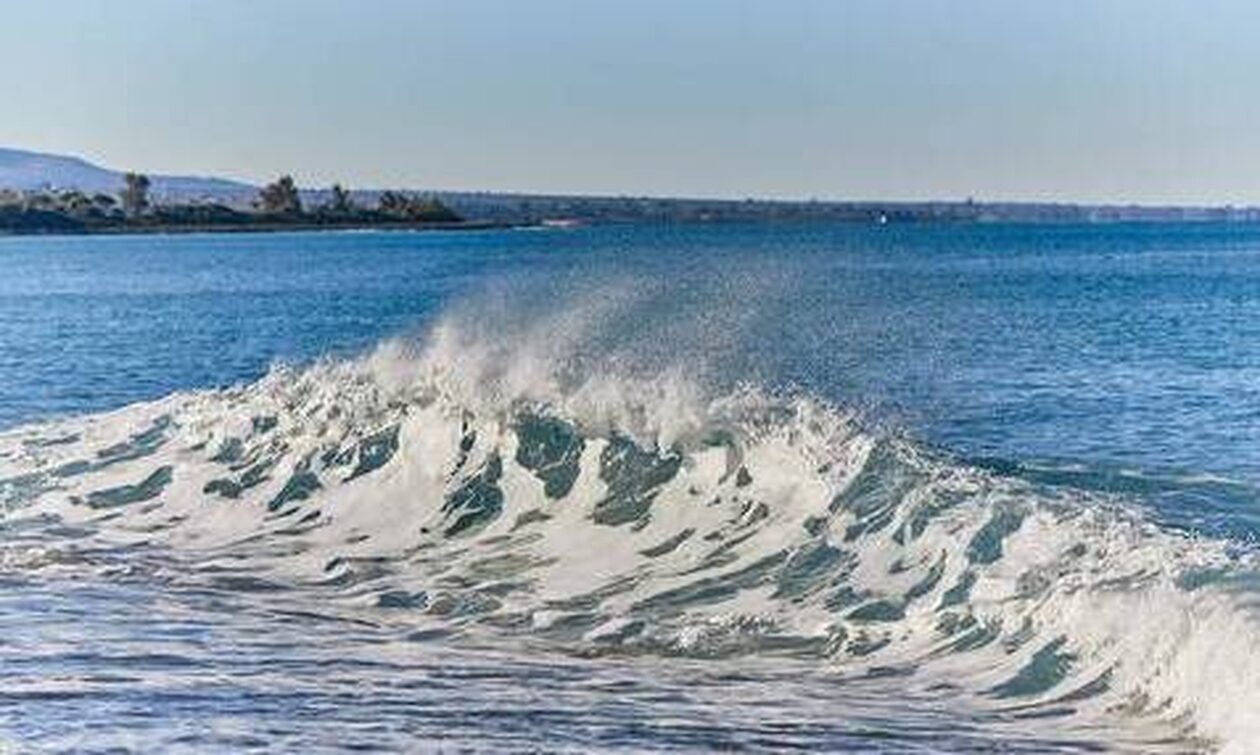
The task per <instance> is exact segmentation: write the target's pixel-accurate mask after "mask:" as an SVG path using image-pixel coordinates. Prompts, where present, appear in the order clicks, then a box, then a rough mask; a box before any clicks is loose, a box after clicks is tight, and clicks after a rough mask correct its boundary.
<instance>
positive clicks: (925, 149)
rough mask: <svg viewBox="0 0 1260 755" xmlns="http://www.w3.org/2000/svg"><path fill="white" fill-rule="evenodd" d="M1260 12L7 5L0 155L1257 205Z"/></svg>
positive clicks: (793, 5) (536, 1)
mask: <svg viewBox="0 0 1260 755" xmlns="http://www.w3.org/2000/svg"><path fill="white" fill-rule="evenodd" d="M1258 31H1260V3H1257V2H1254V0H1183V1H1180V2H1174V1H1173V0H1124V1H1121V0H1049V1H1044V2H1043V1H1041V0H914V1H912V0H764V1H763V2H741V1H740V0H672V1H666V0H635V1H634V2H612V1H611V0H448V1H446V2H436V1H428V0H397V1H390V0H354V1H351V0H345V1H343V2H331V1H326V0H201V1H199V2H190V1H186V0H127V1H126V2H106V1H105V0H60V1H59V2H56V3H44V2H38V3H36V2H29V1H28V0H0V91H2V92H3V93H4V94H3V99H2V100H0V102H2V103H3V105H2V106H0V107H2V108H3V112H2V113H0V144H3V145H6V146H19V147H27V148H34V149H42V150H49V151H56V152H70V153H76V154H81V155H84V156H86V157H89V158H91V159H94V160H98V161H101V162H105V163H107V164H110V165H112V166H116V167H120V168H135V169H140V170H146V171H153V172H157V171H162V172H194V173H217V174H226V175H234V176H239V177H243V178H249V179H263V178H268V177H271V176H274V175H275V174H277V173H280V172H292V173H294V174H295V175H296V176H297V177H298V179H299V181H300V182H302V183H306V184H325V183H329V182H331V181H334V180H336V181H342V182H345V183H348V184H351V185H359V186H369V185H371V186H414V187H432V188H450V189H497V190H522V191H564V192H588V193H613V194H621V193H626V194H665V195H668V194H686V195H708V196H729V197H742V196H782V197H819V198H863V199H865V198H870V199H875V198H883V199H915V198H961V197H967V196H975V197H977V198H981V199H1057V200H1102V201H1142V202H1162V201H1177V202H1213V203H1215V202H1222V203H1224V202H1233V203H1258V202H1260V42H1257V37H1256V35H1257V33H1258Z"/></svg>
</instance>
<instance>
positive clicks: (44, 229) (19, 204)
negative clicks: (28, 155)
mask: <svg viewBox="0 0 1260 755" xmlns="http://www.w3.org/2000/svg"><path fill="white" fill-rule="evenodd" d="M150 185H151V182H150V181H149V178H148V177H147V176H144V175H142V174H139V173H127V174H126V175H125V176H124V179H123V185H122V186H121V187H120V188H119V191H118V193H117V194H107V193H92V194H89V193H85V192H81V191H78V190H75V189H64V190H45V191H35V192H30V191H13V190H0V233H110V232H115V233H121V232H128V231H140V232H144V231H181V230H285V229H307V228H325V227H327V228H376V227H419V226H427V225H453V224H459V223H462V222H463V218H462V217H460V216H459V215H458V214H456V213H455V212H454V211H452V210H451V209H450V208H449V207H447V206H446V205H445V204H443V203H442V202H441V201H440V200H438V199H437V198H435V197H430V196H423V195H417V194H412V193H409V192H399V191H386V192H382V193H381V194H380V195H379V197H378V201H377V204H376V206H375V207H366V206H360V205H359V204H357V203H356V202H355V201H354V200H353V198H352V196H351V193H350V191H348V190H346V189H344V188H343V187H341V186H340V185H334V186H333V187H332V188H331V189H330V190H329V191H328V194H327V196H328V199H327V201H325V202H323V203H321V204H319V205H316V206H312V207H309V208H308V207H304V206H303V203H302V198H301V193H300V192H299V190H298V187H297V185H296V184H295V183H294V181H293V178H292V176H281V177H280V178H279V179H277V180H276V181H274V182H272V183H270V184H267V185H266V186H264V187H262V189H260V190H259V191H258V197H257V198H256V199H255V200H254V203H253V206H252V207H251V208H250V209H248V210H246V209H239V208H235V207H229V206H227V205H225V204H220V203H218V202H213V201H205V202H183V203H171V204H166V203H159V202H154V201H152V200H151V198H150V194H149V189H150Z"/></svg>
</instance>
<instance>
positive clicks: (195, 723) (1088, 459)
mask: <svg viewBox="0 0 1260 755" xmlns="http://www.w3.org/2000/svg"><path fill="white" fill-rule="evenodd" d="M1258 534H1260V226H1253V225H1246V224H1211V223H1202V224H1186V225H1178V224H1149V225H1142V224H1134V225H1129V224H1099V225H1003V224H930V223H923V224H897V223H891V224H887V225H878V226H877V225H861V224H829V223H773V222H766V223H760V224H748V225H743V224H702V223H696V224H673V225H670V224H626V225H617V224H609V225H592V226H586V227H575V228H548V229H500V230H484V231H424V232H329V233H274V234H187V235H142V236H108V237H105V236H82V237H51V236H50V237H10V238H0V751H3V752H131V751H134V752H301V753H321V752H328V753H333V752H346V751H391V752H429V751H478V752H481V751H509V752H522V751H529V752H533V751H545V752H590V751H601V752H605V751H624V752H664V751H686V752H696V751H701V752H703V751H715V750H716V751H751V752H786V751H794V750H800V751H811V752H816V751H848V752H905V753H952V752H1001V753H1007V752H1037V753H1041V752H1133V753H1159V752H1170V753H1172V752H1176V753H1183V752H1228V753H1248V752H1256V751H1260V553H1257V547H1256V538H1257V535H1258Z"/></svg>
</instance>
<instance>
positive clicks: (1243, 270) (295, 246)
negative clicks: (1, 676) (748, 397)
mask: <svg viewBox="0 0 1260 755" xmlns="http://www.w3.org/2000/svg"><path fill="white" fill-rule="evenodd" d="M610 281H611V282H616V283H618V284H625V285H630V286H633V287H635V288H636V289H638V290H641V291H647V292H648V296H647V297H646V300H645V302H644V303H642V304H640V305H638V306H639V307H640V309H639V310H637V311H636V312H635V315H634V317H630V318H625V321H624V322H621V323H619V324H618V327H619V328H620V329H623V330H626V331H629V333H620V334H617V336H616V337H620V338H633V337H636V336H643V338H642V340H644V341H650V342H651V347H650V350H652V351H654V352H659V353H658V354H656V358H658V359H665V360H669V359H678V360H681V361H688V360H694V359H706V360H709V361H712V362H718V363H719V365H718V367H717V368H716V369H715V370H714V371H717V372H722V371H724V372H725V374H724V377H726V378H729V379H731V380H739V379H744V378H755V379H757V380H759V381H763V382H769V383H773V384H775V385H795V386H801V387H804V388H806V389H809V390H811V391H814V392H817V393H820V394H822V395H824V396H826V397H827V398H829V399H832V400H834V401H837V402H839V403H841V404H845V405H860V406H863V407H866V408H871V407H874V411H872V416H873V417H875V418H877V419H878V420H879V421H881V422H888V423H891V424H893V425H894V426H896V427H898V428H900V429H901V430H904V431H906V432H909V433H911V434H913V435H915V436H916V437H920V438H923V439H925V440H927V441H929V442H932V443H936V444H941V445H943V446H945V447H947V448H949V449H951V450H954V451H957V452H958V453H961V454H965V455H972V456H983V457H989V456H995V457H1000V458H1002V459H1005V460H1028V459H1056V460H1070V461H1074V462H1085V463H1089V464H1112V465H1131V466H1134V467H1137V468H1140V469H1143V470H1146V471H1153V472H1161V473H1165V472H1180V473H1213V474H1217V475H1222V476H1225V477H1228V478H1232V479H1236V480H1239V481H1244V482H1249V483H1255V482H1260V229H1257V228H1253V227H1250V226H1243V225H1220V226H1217V225H1180V226H1174V225H1152V226H1127V225H1100V226H965V225H959V226H931V225H924V226H893V227H882V228H873V227H867V226H855V225H837V226H824V225H766V226H747V227H745V226H680V227H638V226H614V227H595V228H586V229H580V230H576V231H563V232H532V231H505V232H487V233H401V234H400V233H355V234H346V233H334V234H277V235H196V236H151V237H84V238H65V237H59V238H8V239H0V426H13V425H15V424H18V423H21V422H25V421H29V420H33V419H36V418H42V417H48V416H56V415H67V414H77V413H83V412H90V411H99V410H103V409H111V408H116V407H120V406H123V405H125V404H128V403H130V402H133V401H136V400H141V399H149V398H155V397H158V396H161V395H164V394H166V393H169V392H172V391H176V390H180V389H186V388H193V387H208V386H218V385H225V384H231V383H235V382H239V381H248V380H252V379H254V378H257V377H258V376H260V375H261V374H263V373H264V372H265V371H266V369H267V368H268V366H269V365H271V364H272V363H273V362H275V361H277V360H280V361H289V362H297V363H302V362H305V361H309V360H311V359H313V358H316V357H319V356H321V355H325V354H340V355H347V354H353V353H356V352H359V351H362V350H365V349H367V348H369V347H371V346H372V345H374V344H375V343H377V342H378V341H380V340H381V339H384V338H387V337H391V336H398V335H408V334H416V333H419V332H422V331H423V329H424V328H425V327H426V326H427V325H428V324H430V323H432V322H433V320H434V319H435V318H436V317H437V316H438V315H439V314H440V313H441V312H443V311H444V308H445V307H447V306H450V305H451V303H452V302H455V301H461V300H463V301H471V302H473V305H472V306H481V305H483V304H489V303H492V302H494V301H497V300H500V299H502V298H503V297H504V296H512V297H515V298H517V299H521V300H523V301H522V303H521V304H519V305H517V304H513V305H512V306H520V307H521V308H522V311H524V309H525V308H526V307H528V306H529V303H528V302H527V301H524V300H528V299H529V298H530V297H533V298H549V297H565V296H578V295H582V294H583V293H585V292H592V291H593V292H596V293H594V294H592V295H596V296H598V290H599V287H600V286H601V285H602V284H605V283H608V282H610ZM678 321H684V322H695V321H703V322H705V323H707V324H708V327H707V328H705V329H704V330H703V331H696V330H695V329H692V330H689V331H686V332H676V331H677V330H678Z"/></svg>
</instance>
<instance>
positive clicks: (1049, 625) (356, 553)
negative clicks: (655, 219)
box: [0, 314, 1260, 751]
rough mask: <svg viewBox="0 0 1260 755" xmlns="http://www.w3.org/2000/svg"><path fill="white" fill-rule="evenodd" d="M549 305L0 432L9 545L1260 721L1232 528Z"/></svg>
mask: <svg viewBox="0 0 1260 755" xmlns="http://www.w3.org/2000/svg"><path fill="white" fill-rule="evenodd" d="M567 317H569V319H568V320H565V321H566V322H577V321H584V319H585V318H582V317H574V316H573V315H571V314H570V315H568V316H567ZM562 319H563V318H562ZM556 323H557V321H556V320H552V321H549V322H547V323H545V325H546V327H544V328H542V329H540V330H536V331H531V332H532V333H533V334H534V335H533V336H528V334H526V336H522V334H521V333H519V332H518V333H509V334H506V335H503V334H499V335H495V334H494V333H493V332H491V331H489V330H487V329H486V328H485V327H481V326H480V325H479V324H478V323H470V322H469V321H468V320H467V319H461V318H459V317H448V318H447V319H445V320H443V321H442V322H441V323H439V324H438V325H437V326H436V327H434V328H433V329H432V330H431V331H430V332H429V333H428V334H426V335H425V336H424V337H423V338H421V339H418V340H413V341H399V340H396V341H391V342H388V343H385V344H383V345H381V346H380V347H378V348H377V349H375V350H374V351H373V352H372V353H370V354H367V355H364V356H362V357H358V358H350V359H325V360H323V361H320V362H318V363H315V364H313V365H308V366H305V367H286V366H277V367H275V368H273V369H272V370H271V371H270V372H269V373H268V374H267V375H266V376H265V377H264V378H262V379H261V380H259V381H257V382H254V383H249V384H242V385H237V386H232V387H228V388H224V389H218V390H203V391H190V392H182V393H176V394H174V395H171V396H168V397H166V398H164V399H160V400H157V401H153V402H146V403H142V404H136V405H132V406H129V407H126V408H123V409H121V410H118V411H115V412H111V413H106V414H100V415H92V416H87V417H78V418H67V419H64V420H60V421H55V422H50V423H45V424H40V425H32V426H27V427H23V428H19V429H17V430H13V431H10V432H7V433H5V434H3V435H2V436H0V504H2V505H3V509H4V512H5V513H4V518H3V520H2V521H3V524H2V526H3V527H4V530H5V532H6V537H5V540H4V544H3V546H2V547H3V556H2V560H0V563H2V564H3V567H4V570H5V571H6V572H9V573H11V574H17V573H62V572H74V573H80V572H85V573H92V574H96V575H97V576H104V577H106V578H115V577H117V576H119V575H134V574H138V573H145V574H147V575H148V576H149V577H150V578H153V579H159V580H160V581H161V582H162V583H163V584H166V585H170V586H171V589H176V590H203V591H211V592H214V591H220V592H225V593H232V594H251V595H255V596H257V597H258V599H259V600H263V601H284V602H286V604H289V605H299V606H306V607H307V608H308V609H311V610H313V608H312V607H314V606H318V610H319V611H321V612H328V613H338V614H339V615H343V616H352V617H355V616H357V617H362V616H370V617H372V620H373V621H386V622H389V623H391V624H392V625H396V626H405V627H406V631H407V632H408V633H409V636H414V637H417V638H425V639H448V638H449V639H451V640H467V641H475V642H482V643H491V644H493V643H500V642H508V641H510V642H514V643H522V645H523V646H527V647H539V648H544V649H546V650H547V651H549V652H556V653H561V654H567V655H574V656H581V657H586V658H597V659H598V658H627V657H631V658H633V657H654V658H686V659H701V660H711V659H726V660H732V661H738V660H739V659H748V660H749V661H750V662H751V661H752V660H754V659H755V660H757V661H761V660H764V659H773V658H790V659H793V660H804V661H807V662H811V663H817V664H821V665H822V667H823V668H825V669H826V670H827V672H828V673H833V674H835V675H836V676H837V677H838V678H846V679H854V680H863V679H879V678H885V677H886V678H893V679H896V680H897V684H898V685H900V686H901V687H903V688H904V689H905V690H906V691H907V696H908V697H909V696H912V695H911V693H912V692H921V693H928V692H931V693H934V694H945V695H948V696H949V697H951V698H952V699H954V700H955V701H957V704H958V705H959V706H962V707H965V708H966V709H969V710H976V711H983V712H985V713H987V714H991V715H992V716H993V717H994V718H993V719H992V720H994V721H996V722H997V723H995V724H994V726H996V727H998V729H999V730H1000V729H1002V728H1005V729H1008V730H1010V731H1011V732H1016V731H1022V730H1025V729H1035V730H1045V731H1056V732H1077V733H1080V734H1081V735H1082V736H1087V735H1089V734H1090V733H1091V732H1095V731H1098V730H1101V729H1104V728H1107V727H1115V726H1120V727H1127V729H1131V730H1132V732H1133V733H1132V734H1131V736H1132V737H1133V739H1132V741H1133V742H1136V743H1141V744H1144V745H1147V744H1150V745H1153V744H1158V743H1168V742H1174V743H1182V744H1184V743H1196V742H1197V743H1200V744H1203V745H1204V746H1208V745H1210V746H1220V747H1222V748H1223V749H1225V750H1226V751H1230V750H1233V751H1242V748H1244V746H1245V744H1246V743H1247V742H1252V741H1257V740H1260V720H1257V719H1256V717H1255V716H1254V714H1253V708H1254V704H1255V701H1256V695H1257V689H1256V686H1255V682H1254V680H1255V679H1256V678H1260V647H1258V646H1257V640H1256V639H1255V638H1256V637H1257V636H1260V635H1258V633H1257V631H1256V628H1257V625H1256V617H1255V610H1254V606H1255V594H1256V593H1255V585H1256V584H1257V582H1256V577H1257V569H1256V566H1257V564H1256V559H1255V556H1254V554H1253V552H1252V551H1251V549H1250V548H1249V547H1246V546H1245V545H1241V544H1239V543H1236V542H1231V541H1229V540H1226V539H1213V538H1204V537H1196V536H1194V535H1192V534H1188V533H1186V532H1183V531H1177V530H1173V529H1170V528H1167V527H1163V526H1160V525H1159V524H1157V523H1155V522H1154V521H1152V519H1151V518H1150V517H1149V516H1148V513H1147V512H1146V511H1145V510H1144V508H1143V506H1142V502H1141V501H1136V500H1133V499H1131V498H1128V497H1125V496H1123V495H1112V494H1105V493H1099V492H1094V491H1090V490H1086V489H1082V488H1078V487H1072V486H1065V485H1059V484H1046V483H1044V482H1041V481H1039V480H1038V479H1037V478H1036V477H1035V476H1028V477H1023V476H1020V475H1017V474H999V473H997V472H995V471H994V470H992V469H987V468H984V467H982V466H976V465H972V464H968V463H965V462H964V461H961V460H959V459H956V458H953V457H951V456H950V455H949V454H948V453H945V452H943V451H940V450H937V449H933V448H929V447H927V446H924V445H922V444H920V443H916V442H913V441H911V440H908V439H906V438H904V437H901V436H899V435H897V434H895V433H887V432H881V431H877V430H873V429H872V428H871V426H870V425H869V424H868V423H867V422H866V421H865V419H864V417H863V416H862V414H861V413H860V412H857V411H854V410H851V409H847V408H845V407H843V406H837V405H835V404H834V403H831V402H827V401H824V400H822V399H820V398H818V397H816V396H811V395H809V394H805V393H801V392H795V391H784V390H770V389H767V388H765V387H762V386H759V385H757V384H755V383H745V384H743V385H740V386H738V387H735V388H723V389H721V390H714V389H713V388H712V387H711V386H707V385H706V384H705V383H704V381H702V380H698V379H696V378H694V376H692V375H689V374H688V371H687V370H686V369H683V368H682V367H679V368H677V369H675V368H654V369H652V370H633V369H627V368H626V367H625V365H624V364H623V363H621V362H620V361H619V360H617V359H592V358H587V359H581V360H579V359H575V358H572V353H571V352H572V351H573V350H575V349H576V345H577V344H579V343H581V342H582V338H581V337H580V335H572V334H573V333H574V329H572V328H569V329H566V328H561V327H556ZM565 333H569V334H570V335H571V337H568V338H566V337H564V334H565ZM543 334H545V336H544V335H543ZM527 336H528V337H527ZM1135 746H1136V745H1135Z"/></svg>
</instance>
